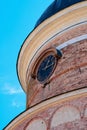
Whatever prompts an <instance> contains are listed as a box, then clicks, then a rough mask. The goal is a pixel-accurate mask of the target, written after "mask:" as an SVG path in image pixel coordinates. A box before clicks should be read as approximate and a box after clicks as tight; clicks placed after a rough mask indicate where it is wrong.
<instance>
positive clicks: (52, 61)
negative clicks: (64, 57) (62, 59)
mask: <svg viewBox="0 0 87 130" xmlns="http://www.w3.org/2000/svg"><path fill="white" fill-rule="evenodd" d="M56 60H57V59H56V57H55V56H54V55H52V54H49V55H48V56H47V57H45V58H44V59H43V60H42V62H41V63H40V65H39V67H38V71H37V80H38V81H40V82H45V81H47V79H48V78H49V77H50V76H51V75H52V73H53V71H54V69H55V66H56Z"/></svg>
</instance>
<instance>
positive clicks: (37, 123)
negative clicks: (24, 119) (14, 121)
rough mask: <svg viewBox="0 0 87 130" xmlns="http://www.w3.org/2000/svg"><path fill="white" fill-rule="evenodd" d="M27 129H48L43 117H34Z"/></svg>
mask: <svg viewBox="0 0 87 130" xmlns="http://www.w3.org/2000/svg"><path fill="white" fill-rule="evenodd" d="M25 130H47V125H46V123H45V121H44V120H43V119H42V118H34V119H32V120H31V121H30V122H29V124H28V125H27V127H26V128H25Z"/></svg>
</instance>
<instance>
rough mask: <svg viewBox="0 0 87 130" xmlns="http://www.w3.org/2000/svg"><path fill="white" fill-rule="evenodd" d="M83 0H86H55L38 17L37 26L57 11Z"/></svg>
mask: <svg viewBox="0 0 87 130" xmlns="http://www.w3.org/2000/svg"><path fill="white" fill-rule="evenodd" d="M81 1H84V0H54V1H53V3H52V4H51V5H50V6H49V7H48V8H47V9H46V10H45V11H44V13H43V14H42V15H41V17H40V18H39V19H38V21H37V22H36V25H35V28H36V27H37V26H39V25H40V24H41V23H42V22H43V21H44V20H46V19H47V18H49V17H51V16H52V15H54V14H56V13H57V12H59V11H61V10H63V9H64V8H67V7H69V6H71V5H73V4H76V3H78V2H81Z"/></svg>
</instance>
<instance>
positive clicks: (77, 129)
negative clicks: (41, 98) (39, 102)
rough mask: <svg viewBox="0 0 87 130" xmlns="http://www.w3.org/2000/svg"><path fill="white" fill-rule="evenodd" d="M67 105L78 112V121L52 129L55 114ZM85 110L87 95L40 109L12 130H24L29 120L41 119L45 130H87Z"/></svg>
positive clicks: (86, 107)
mask: <svg viewBox="0 0 87 130" xmlns="http://www.w3.org/2000/svg"><path fill="white" fill-rule="evenodd" d="M67 105H68V106H71V107H75V108H76V109H77V110H78V112H79V114H80V119H77V120H75V121H72V122H67V123H64V124H60V125H58V126H57V127H54V128H52V127H51V122H52V117H53V116H54V114H55V112H56V111H57V110H58V109H60V110H61V108H62V107H65V106H67ZM86 109H87V95H86V96H82V97H81V96H80V97H79V98H75V99H72V100H69V99H67V100H65V101H62V102H60V103H58V104H55V105H52V106H49V107H47V108H45V109H40V110H39V111H38V112H37V113H34V114H32V116H28V117H27V118H26V120H24V121H23V122H21V123H20V124H19V125H18V126H17V127H16V129H14V130H25V129H26V127H27V125H29V123H31V120H34V119H38V118H41V119H43V120H44V121H45V123H46V125H47V130H87V116H85V115H84V113H85V110H86ZM24 128H25V129H24Z"/></svg>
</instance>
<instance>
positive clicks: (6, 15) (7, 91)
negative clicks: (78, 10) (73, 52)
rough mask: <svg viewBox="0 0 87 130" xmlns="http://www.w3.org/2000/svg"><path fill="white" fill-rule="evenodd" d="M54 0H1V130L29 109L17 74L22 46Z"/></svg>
mask: <svg viewBox="0 0 87 130" xmlns="http://www.w3.org/2000/svg"><path fill="white" fill-rule="evenodd" d="M52 1H53V0H48V1H47V0H34V1H33V0H26V1H24V0H2V1H0V57H1V58H0V130H2V128H3V127H5V126H6V125H7V124H8V123H9V121H11V120H12V119H13V118H14V117H15V116H17V115H18V114H20V113H21V112H23V111H24V110H25V109H26V95H25V93H24V92H23V90H22V88H21V86H20V84H19V81H18V78H17V74H16V61H17V56H18V52H19V50H20V47H21V45H22V43H23V41H24V39H25V38H26V37H27V35H28V34H29V32H31V31H32V29H33V28H34V25H35V23H36V21H37V19H38V18H39V17H40V15H41V14H42V12H43V11H44V10H45V9H46V8H47V6H48V5H49V4H50V3H51V2H52Z"/></svg>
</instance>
